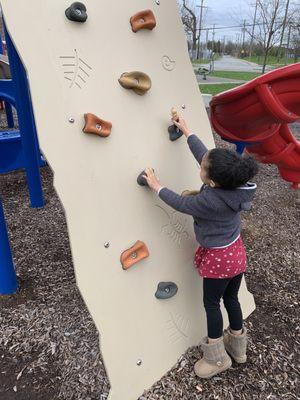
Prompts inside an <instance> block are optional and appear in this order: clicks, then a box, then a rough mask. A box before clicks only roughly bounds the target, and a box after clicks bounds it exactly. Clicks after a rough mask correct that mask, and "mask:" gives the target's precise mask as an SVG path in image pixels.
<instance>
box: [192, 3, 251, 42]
mask: <svg viewBox="0 0 300 400" xmlns="http://www.w3.org/2000/svg"><path fill="white" fill-rule="evenodd" d="M194 2H195V4H197V5H200V4H201V0H194ZM253 2H255V1H254V0H253ZM249 3H250V0H204V6H207V7H208V9H204V15H205V19H204V26H205V27H212V26H213V24H216V28H218V27H225V26H232V25H239V24H240V22H242V21H243V19H244V18H245V19H247V20H248V21H249V5H248V4H249ZM197 12H200V8H197ZM237 33H239V34H240V33H241V29H240V28H232V29H222V30H216V36H215V39H216V40H218V39H221V40H223V37H224V36H226V41H228V40H233V41H235V40H236V34H237ZM202 35H203V36H202V40H204V39H205V35H206V33H202ZM210 38H211V33H210Z"/></svg>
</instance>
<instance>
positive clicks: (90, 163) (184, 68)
mask: <svg viewBox="0 0 300 400" xmlns="http://www.w3.org/2000/svg"><path fill="white" fill-rule="evenodd" d="M1 4H2V8H3V13H4V16H5V20H6V23H7V27H8V30H9V32H10V33H11V35H12V38H13V41H14V43H15V45H16V47H17V49H18V51H19V53H20V56H21V58H22V60H23V61H24V64H25V67H26V69H27V71H28V77H29V82H30V87H31V93H32V101H33V107H34V113H35V118H36V124H37V128H38V135H39V140H40V145H41V147H42V150H43V152H44V154H45V156H46V158H47V160H48V162H49V164H50V166H51V168H52V169H53V171H54V174H55V188H56V190H57V193H58V195H59V197H60V200H61V202H62V204H63V206H64V209H65V213H66V218H67V223H68V230H69V235H70V241H71V246H72V254H73V261H74V267H75V272H76V278H77V284H78V287H79V288H80V291H81V293H82V296H83V298H84V300H85V302H86V304H87V306H88V309H89V311H90V313H91V315H92V316H93V319H94V321H95V324H96V325H97V327H98V329H99V331H100V334H101V352H102V355H103V358H104V362H105V366H106V370H107V373H108V376H109V380H110V383H111V392H110V397H109V398H110V399H111V400H135V399H137V398H138V396H139V395H141V394H142V392H143V391H144V389H147V388H149V387H150V386H151V385H152V384H153V383H154V382H155V381H157V380H158V379H160V378H161V376H162V375H163V374H165V373H166V372H167V371H168V370H169V369H170V368H171V367H172V366H173V365H174V364H175V363H176V361H177V360H178V358H179V357H180V355H181V354H182V353H184V352H185V351H186V349H187V348H188V347H190V346H193V345H197V344H198V343H199V341H200V339H201V337H202V336H203V335H204V334H205V333H206V324H205V314H204V309H203V306H202V290H201V283H202V282H201V279H200V278H199V277H198V274H197V271H196V270H195V269H194V268H193V262H192V260H193V252H194V250H195V248H196V242H195V239H194V235H193V229H192V219H191V218H190V217H187V216H184V215H181V214H179V213H176V212H174V211H173V210H172V209H170V208H169V207H168V206H166V205H165V204H164V203H163V202H161V201H160V200H159V199H158V198H157V196H156V195H155V194H153V193H152V192H150V191H149V190H148V189H145V188H141V187H139V186H138V185H137V184H136V178H137V175H138V174H139V173H140V172H141V171H142V170H143V168H144V167H145V166H148V165H150V166H153V167H154V169H155V170H156V172H157V173H158V175H159V177H160V178H161V181H162V183H163V184H164V185H167V186H168V187H170V188H172V189H174V190H175V191H177V192H181V191H183V190H185V189H195V188H198V187H199V185H200V182H199V170H198V166H197V164H196V162H195V160H194V158H193V156H192V155H191V154H190V152H189V150H188V147H187V145H186V141H185V139H184V138H181V139H180V140H178V141H176V142H170V141H169V139H168V133H167V127H168V125H169V114H170V109H171V107H172V106H175V107H177V108H178V109H179V110H180V112H182V114H183V115H184V117H185V118H186V119H187V120H188V122H189V124H190V126H191V127H192V129H193V130H194V131H195V132H197V133H198V135H199V136H200V137H201V138H202V139H203V140H204V142H205V143H206V145H207V146H208V147H209V148H212V147H213V146H214V142H213V138H212V134H211V129H210V125H209V121H208V118H207V115H206V111H205V108H204V105H203V101H202V98H201V95H200V93H199V90H198V86H197V82H196V79H195V76H194V74H193V70H192V67H191V64H190V61H189V57H188V53H187V47H186V38H185V34H184V31H183V28H182V26H181V21H180V16H179V12H178V9H177V4H176V1H175V0H161V1H160V5H158V4H157V3H156V1H151V0H138V1H137V0H122V1H111V0H86V1H85V5H86V7H87V12H88V20H87V22H86V23H84V24H78V23H75V22H71V21H69V20H67V19H66V17H65V9H66V8H67V7H69V5H70V4H71V2H70V1H66V0H43V1H41V0H28V1H26V2H25V1H24V0H1ZM144 9H152V11H153V12H154V14H155V16H156V20H157V27H156V28H155V29H154V30H153V31H140V32H138V33H133V32H132V30H131V26H130V24H129V19H130V17H131V16H132V15H133V14H135V13H136V12H138V11H141V10H144ZM133 70H138V71H142V72H145V73H147V74H148V75H149V76H150V77H151V79H152V88H151V90H150V92H148V93H147V94H146V95H145V96H138V95H136V94H135V93H133V92H131V91H128V90H126V89H124V88H122V87H121V86H120V85H119V83H118V78H119V77H120V75H121V74H122V73H123V72H129V71H133ZM183 105H185V107H184V109H182V106H183ZM87 112H90V113H94V114H96V115H98V116H99V117H101V118H103V119H105V120H108V121H111V122H112V123H113V129H112V134H111V136H110V137H109V138H105V139H104V138H100V137H96V136H92V135H87V134H84V133H82V128H83V125H84V119H83V115H84V113H87ZM69 118H73V119H74V123H70V122H69ZM137 240H142V241H144V242H145V243H146V244H147V246H148V249H149V252H150V256H149V258H147V259H146V260H143V261H142V262H140V263H139V264H137V265H136V266H134V267H133V268H132V269H130V270H128V271H124V270H123V269H122V268H121V264H120V261H119V259H120V255H121V253H122V252H123V251H124V250H125V249H128V248H129V247H130V246H132V245H133V244H134V243H135V242H136V241H137ZM106 242H109V244H110V245H109V247H108V248H106V247H105V246H104V244H105V243H106ZM161 281H172V282H175V283H176V284H177V285H178V293H177V295H176V296H175V297H173V298H171V299H168V300H157V299H156V298H155V297H154V293H155V291H156V288H157V285H158V283H159V282H161ZM242 305H243V309H244V315H245V317H246V316H247V315H249V313H250V312H251V311H253V309H254V302H253V298H252V296H251V295H250V294H249V293H248V292H247V290H246V288H245V286H243V289H242ZM225 322H227V321H226V320H225ZM138 364H140V365H138Z"/></svg>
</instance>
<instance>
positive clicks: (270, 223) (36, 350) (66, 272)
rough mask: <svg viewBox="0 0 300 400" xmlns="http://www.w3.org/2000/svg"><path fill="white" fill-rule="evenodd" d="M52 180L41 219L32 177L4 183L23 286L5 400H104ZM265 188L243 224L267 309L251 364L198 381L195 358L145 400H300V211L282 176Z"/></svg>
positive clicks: (5, 327) (268, 170)
mask: <svg viewBox="0 0 300 400" xmlns="http://www.w3.org/2000/svg"><path fill="white" fill-rule="evenodd" d="M295 129H296V131H295V132H296V135H297V137H298V138H299V136H300V135H299V133H298V132H299V131H300V129H299V126H298V125H295ZM216 141H217V145H218V146H228V145H227V144H224V142H221V141H220V140H219V138H217V137H216ZM42 180H43V187H44V193H45V199H46V205H45V207H44V208H42V209H32V208H30V207H29V201H28V195H27V188H26V183H25V177H24V173H23V172H22V171H19V172H14V173H10V174H5V175H0V196H1V197H2V200H3V204H4V209H5V214H6V219H7V224H8V231H9V236H10V241H11V246H12V252H13V257H14V263H15V267H16V270H17V274H18V277H19V283H20V289H19V292H18V293H17V294H15V295H13V296H0V307H1V311H0V326H1V328H0V329H1V335H0V400H56V399H57V400H59V399H63V400H96V399H97V400H104V399H106V398H107V394H108V391H109V382H108V380H107V377H106V374H105V370H104V366H103V363H102V359H101V355H100V351H99V344H98V333H97V331H96V329H95V326H94V324H93V321H92V319H91V317H90V315H89V313H88V311H87V309H86V307H85V304H84V302H83V300H82V298H81V296H80V293H79V291H78V289H77V287H76V284H75V277H74V271H73V266H72V260H71V252H70V245H69V241H68V234H67V227H66V222H65V217H64V212H63V208H62V206H61V204H60V202H59V199H58V197H57V195H56V193H55V191H54V189H53V185H52V183H53V176H52V174H51V171H50V169H49V168H48V167H46V168H43V170H42ZM255 182H256V183H257V184H258V192H257V196H256V199H255V202H254V204H253V208H252V210H251V212H249V213H245V214H244V215H243V237H244V241H245V244H246V247H247V250H248V258H249V267H248V271H247V273H246V281H247V285H248V289H249V290H250V292H252V293H253V295H254V298H255V301H256V307H257V308H256V310H255V312H254V313H253V314H252V315H251V316H250V317H249V318H248V319H247V321H246V323H245V325H246V327H247V328H248V332H249V351H248V362H247V363H246V364H245V365H236V364H234V365H233V367H232V368H231V369H229V370H227V371H226V372H224V373H223V374H221V375H220V376H216V377H214V378H212V379H210V380H201V379H198V378H197V377H196V376H195V374H194V372H193V364H194V363H195V362H196V360H197V359H198V358H199V357H200V356H201V352H200V350H199V349H198V348H191V349H189V350H188V351H187V353H186V354H184V355H183V356H182V357H181V359H180V360H179V361H178V363H177V365H176V366H175V367H174V368H173V369H172V370H171V371H170V372H169V373H168V374H166V375H165V376H164V377H163V378H162V379H161V380H160V381H159V382H157V383H156V384H155V385H154V386H153V387H152V388H151V389H150V390H148V391H147V392H145V393H144V395H143V396H141V397H140V398H139V400H179V399H180V400H192V399H195V400H196V399H197V400H200V399H203V400H206V399H207V400H208V399H219V400H227V399H228V400H246V399H247V400H248V399H249V400H250V399H251V400H252V399H254V400H255V399H261V400H266V399H267V400H277V399H278V400H279V399H283V400H293V399H300V385H299V377H300V323H299V319H300V318H299V315H300V313H299V305H300V298H299V269H300V226H299V225H300V224H299V221H300V208H299V207H297V205H296V192H295V191H292V190H290V189H289V185H288V184H287V183H286V182H284V181H282V180H281V179H280V178H279V176H278V172H277V168H276V167H274V166H270V165H262V166H261V167H260V172H259V175H258V176H257V177H256V178H255ZM132 400H135V399H132Z"/></svg>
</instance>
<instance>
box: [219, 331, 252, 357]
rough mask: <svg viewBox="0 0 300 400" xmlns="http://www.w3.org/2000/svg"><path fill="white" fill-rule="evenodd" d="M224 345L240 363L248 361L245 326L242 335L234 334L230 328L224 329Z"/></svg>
mask: <svg viewBox="0 0 300 400" xmlns="http://www.w3.org/2000/svg"><path fill="white" fill-rule="evenodd" d="M224 345H225V349H226V350H227V352H228V353H229V354H230V355H231V357H232V358H233V359H234V360H235V361H236V362H237V363H239V364H242V363H245V362H246V361H247V355H246V351H247V329H246V328H243V332H242V334H241V335H234V334H233V333H231V331H230V328H228V329H226V330H225V331H224Z"/></svg>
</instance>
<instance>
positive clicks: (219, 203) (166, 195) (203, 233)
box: [158, 134, 256, 248]
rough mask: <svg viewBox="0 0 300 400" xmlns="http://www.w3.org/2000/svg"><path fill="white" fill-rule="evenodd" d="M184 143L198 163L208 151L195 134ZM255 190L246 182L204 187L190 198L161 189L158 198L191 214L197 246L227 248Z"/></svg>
mask: <svg viewBox="0 0 300 400" xmlns="http://www.w3.org/2000/svg"><path fill="white" fill-rule="evenodd" d="M187 142H188V145H189V147H190V150H191V151H192V153H193V155H194V157H195V158H196V160H197V162H198V163H199V164H200V163H201V161H202V158H203V156H204V154H205V153H206V152H207V151H208V150H207V148H206V147H205V146H204V144H203V143H202V141H201V140H200V139H199V138H198V137H197V136H196V135H194V134H192V135H190V136H189V137H188V140H187ZM255 191H256V184H255V183H250V182H249V183H247V184H246V185H244V186H240V187H237V188H235V189H222V188H218V187H215V188H211V187H210V186H207V185H203V186H202V187H201V189H200V192H199V194H196V195H192V196H180V195H179V194H177V193H175V192H173V191H172V190H170V189H168V188H166V187H163V188H161V189H160V190H159V192H158V195H159V197H160V198H161V200H163V201H164V202H165V203H166V204H168V205H169V206H170V207H172V208H174V209H175V210H177V211H179V212H182V213H185V214H189V215H191V216H192V217H193V218H194V230H195V235H196V239H197V241H198V243H199V244H200V246H202V247H206V248H212V247H225V246H229V245H230V244H231V243H233V242H234V241H235V240H236V239H237V238H238V237H239V236H240V233H241V212H242V211H248V210H250V208H251V202H252V200H253V197H254V194H255Z"/></svg>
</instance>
